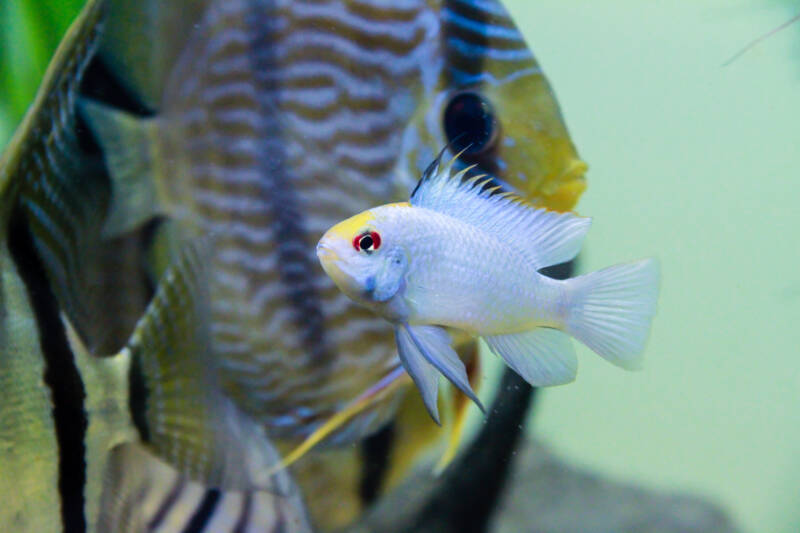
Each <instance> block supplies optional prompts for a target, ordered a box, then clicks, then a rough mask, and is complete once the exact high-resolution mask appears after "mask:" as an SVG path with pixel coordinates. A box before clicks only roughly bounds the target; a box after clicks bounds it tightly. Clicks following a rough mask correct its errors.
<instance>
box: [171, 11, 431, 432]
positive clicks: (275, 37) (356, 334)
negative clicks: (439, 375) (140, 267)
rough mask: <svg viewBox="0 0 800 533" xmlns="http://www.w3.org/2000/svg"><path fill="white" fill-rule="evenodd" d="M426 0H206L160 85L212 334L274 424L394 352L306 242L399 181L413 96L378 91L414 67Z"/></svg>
mask: <svg viewBox="0 0 800 533" xmlns="http://www.w3.org/2000/svg"><path fill="white" fill-rule="evenodd" d="M423 7H424V6H422V5H421V4H419V3H417V2H398V3H395V4H393V6H392V8H391V9H389V10H386V11H384V10H382V9H379V8H377V7H376V6H374V5H373V4H370V3H367V2H288V1H283V2H250V1H243V0H237V1H228V2H215V3H214V4H213V5H212V6H211V7H210V9H209V11H208V12H207V13H206V16H205V18H204V20H203V22H202V24H201V27H200V28H199V29H198V31H197V33H196V36H197V38H198V41H194V42H195V43H197V42H199V43H202V48H199V47H198V46H190V47H189V48H187V54H186V56H184V58H183V59H182V62H181V64H180V65H179V68H178V69H177V71H176V73H175V77H174V78H173V79H174V83H173V84H172V85H171V87H170V88H169V89H168V92H167V95H166V98H165V101H164V104H163V110H162V116H161V118H160V119H159V120H160V121H161V123H162V124H163V128H162V134H163V136H164V138H165V142H166V143H167V144H168V145H169V146H176V148H177V149H176V150H174V151H173V150H170V151H172V152H174V153H178V154H183V156H184V157H185V159H183V160H182V162H181V163H179V164H178V168H179V169H180V171H181V172H182V173H183V176H182V179H178V178H177V177H171V179H170V180H169V181H168V183H169V184H170V187H171V188H172V193H173V202H174V203H175V204H178V205H180V206H181V209H185V208H186V206H187V205H189V206H190V210H191V211H192V213H191V215H192V217H191V219H192V220H193V221H197V222H198V223H199V226H200V228H201V229H202V231H204V232H208V231H210V232H214V233H215V235H216V236H217V245H216V250H215V257H214V265H215V268H216V275H215V283H216V284H215V287H214V291H215V292H214V294H213V304H214V319H215V320H214V330H213V331H214V334H215V342H216V344H215V346H217V347H218V349H219V353H220V356H221V359H222V364H223V367H224V369H225V373H226V377H227V380H228V383H229V390H230V391H231V393H232V394H233V395H234V396H235V397H236V399H237V400H238V402H239V403H240V405H244V406H245V407H246V409H247V410H248V411H249V412H250V413H251V414H255V415H257V416H258V417H259V418H261V419H263V420H265V421H266V422H267V424H268V426H270V431H271V433H272V434H278V435H285V436H294V435H301V434H304V433H307V432H309V431H310V430H311V429H313V424H314V423H315V421H318V420H321V419H323V418H326V417H328V416H330V415H331V414H332V413H333V412H335V411H336V410H338V409H339V408H340V407H341V405H342V404H343V403H344V402H347V401H349V399H351V398H353V397H355V396H356V395H357V394H359V393H360V392H361V391H363V390H364V389H365V388H366V387H367V386H368V385H369V384H371V383H373V382H375V381H377V380H378V379H380V377H381V376H382V375H384V374H385V373H386V371H387V370H388V369H389V368H391V366H392V364H393V358H394V349H393V347H392V345H391V343H390V342H387V339H389V340H390V336H389V333H390V332H389V331H388V330H386V328H385V326H384V325H383V324H381V323H380V321H377V320H375V319H374V318H373V317H371V316H369V315H368V313H366V312H364V311H362V310H359V309H357V308H355V307H353V306H352V305H351V304H349V303H348V302H347V301H346V299H344V298H342V295H341V294H339V292H338V291H337V290H336V289H335V287H334V286H333V285H332V284H331V283H329V282H328V280H327V279H325V278H324V277H323V276H321V275H320V274H321V272H320V271H319V266H318V264H317V262H316V258H315V257H314V255H313V243H314V240H315V239H316V238H317V237H318V235H320V234H321V233H322V231H323V230H324V229H325V227H326V226H327V225H328V224H329V223H330V221H331V220H334V219H336V217H340V216H342V215H344V214H346V213H349V212H352V211H353V210H354V209H358V208H359V206H362V205H366V204H368V203H369V202H370V201H373V200H375V199H377V198H386V197H387V196H391V195H392V194H393V181H392V176H391V173H392V170H393V168H394V166H395V164H396V161H397V150H398V143H399V135H400V133H401V131H402V128H403V127H404V124H405V122H406V121H407V118H408V117H407V114H408V113H409V112H410V111H412V109H411V108H410V107H408V106H406V107H407V109H403V108H402V106H400V107H398V105H397V102H396V101H395V100H396V99H395V98H387V95H390V94H398V88H401V87H402V86H403V85H408V86H413V85H414V83H415V80H417V79H418V78H419V76H420V72H419V68H420V63H421V62H420V59H419V56H418V55H417V54H418V53H420V50H422V48H423V47H424V46H426V45H430V44H431V40H430V28H431V25H432V24H433V23H435V18H433V13H432V12H431V11H430V10H428V9H423ZM198 50H201V53H198ZM411 98H412V95H410V94H409V95H408V96H407V97H406V99H407V100H408V101H409V102H410V101H411ZM176 126H177V127H176ZM173 143H174V144H173ZM312 154H313V156H311V155H312ZM344 184H346V185H344ZM186 193H188V194H186ZM173 212H176V213H180V210H179V209H175V210H173ZM345 354H346V355H345ZM362 422H367V423H368V422H371V421H370V420H368V419H365V420H363V421H362Z"/></svg>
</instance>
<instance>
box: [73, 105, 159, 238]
mask: <svg viewBox="0 0 800 533" xmlns="http://www.w3.org/2000/svg"><path fill="white" fill-rule="evenodd" d="M79 108H80V110H81V112H82V113H83V116H84V118H85V119H86V121H87V123H88V124H89V127H90V128H91V129H92V131H93V132H94V134H95V136H96V138H97V140H98V142H99V143H100V146H101V147H102V148H103V155H104V157H105V161H106V165H107V167H108V173H109V175H110V176H111V184H112V185H111V207H110V209H109V213H108V217H107V218H106V221H105V225H104V227H103V236H104V237H108V238H110V237H116V236H118V235H121V234H124V233H128V232H130V231H132V230H134V229H136V228H137V227H139V226H141V225H142V224H144V223H145V222H147V221H148V220H150V219H152V218H155V217H157V216H159V215H165V214H167V212H168V207H167V205H166V202H165V199H164V198H161V197H160V195H159V192H158V191H159V186H158V182H157V180H158V179H161V177H160V176H158V175H157V172H156V170H155V169H156V165H157V157H158V154H157V153H156V151H157V144H156V143H157V134H158V132H157V127H158V125H157V122H156V119H153V118H142V117H137V116H135V115H131V114H128V113H126V112H124V111H120V110H117V109H114V108H111V107H108V106H106V105H104V104H100V103H98V102H94V101H92V100H88V99H82V100H80V102H79Z"/></svg>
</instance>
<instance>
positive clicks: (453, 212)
mask: <svg viewBox="0 0 800 533" xmlns="http://www.w3.org/2000/svg"><path fill="white" fill-rule="evenodd" d="M443 153H444V152H442V153H440V154H439V156H438V157H437V158H436V160H434V162H433V163H431V165H430V166H429V167H428V168H427V170H425V172H424V173H423V175H422V178H421V179H420V181H419V183H418V184H417V187H416V188H415V189H414V192H413V193H412V195H411V199H410V200H409V202H410V203H411V205H413V206H416V207H423V208H426V209H431V210H434V211H438V212H440V213H444V214H446V215H449V216H452V217H454V218H457V219H459V220H461V221H463V222H466V223H468V224H471V225H474V226H476V227H478V228H480V229H482V230H483V231H486V232H487V233H490V234H492V235H493V236H495V237H496V238H498V239H501V240H503V241H506V242H508V243H509V244H513V246H514V248H515V249H521V251H522V252H523V253H524V254H525V255H526V257H527V259H528V260H529V261H530V262H531V263H532V264H533V266H534V267H535V268H536V269H537V270H538V269H541V268H544V267H548V266H551V265H557V264H560V263H565V262H567V261H569V260H571V259H573V258H574V257H575V256H576V255H578V252H579V251H580V248H581V245H582V244H583V238H584V237H585V236H586V232H587V231H589V226H590V225H591V219H590V218H588V217H581V216H577V215H575V214H572V213H558V212H556V211H550V210H547V209H544V208H539V207H535V206H533V205H531V204H530V203H528V202H527V201H526V200H524V199H523V198H521V197H519V196H517V195H516V194H514V193H512V192H508V191H502V190H501V189H498V188H492V187H488V185H489V182H490V179H489V178H484V177H472V178H466V173H467V171H468V170H469V169H468V168H467V169H464V170H460V171H458V172H455V173H454V172H453V170H454V169H453V166H454V164H455V160H456V158H453V159H452V160H450V162H449V163H446V164H442V163H441V157H442V155H443Z"/></svg>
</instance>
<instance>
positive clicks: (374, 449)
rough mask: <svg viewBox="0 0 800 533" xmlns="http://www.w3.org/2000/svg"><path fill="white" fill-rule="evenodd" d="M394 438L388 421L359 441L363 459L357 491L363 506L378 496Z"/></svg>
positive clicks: (392, 425)
mask: <svg viewBox="0 0 800 533" xmlns="http://www.w3.org/2000/svg"><path fill="white" fill-rule="evenodd" d="M394 439H395V431H394V423H393V422H390V423H389V424H387V425H386V426H384V427H383V428H381V429H380V430H378V431H377V432H376V433H374V434H372V435H370V436H369V437H367V438H366V439H364V440H363V441H362V442H361V456H362V458H363V461H362V463H361V464H362V470H361V481H360V484H359V490H358V492H359V496H360V497H361V502H362V503H363V504H364V507H367V506H369V505H370V504H372V503H374V502H375V500H377V499H378V496H380V491H381V488H382V486H383V482H384V481H385V479H386V474H387V472H388V470H389V459H390V458H391V453H392V447H393V445H394Z"/></svg>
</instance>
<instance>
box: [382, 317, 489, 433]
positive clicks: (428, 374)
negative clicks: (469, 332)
mask: <svg viewBox="0 0 800 533" xmlns="http://www.w3.org/2000/svg"><path fill="white" fill-rule="evenodd" d="M395 336H396V338H397V351H398V355H399V356H400V361H401V362H402V363H403V366H404V367H405V369H406V371H407V372H408V373H409V375H410V376H411V379H413V380H414V383H416V384H417V388H419V390H420V393H421V394H422V400H423V401H424V403H425V407H426V408H427V409H428V412H429V413H430V414H431V417H432V418H433V419H434V420H435V421H436V423H437V424H440V421H439V410H438V407H437V403H436V400H437V396H438V389H439V385H438V382H439V373H441V374H442V375H443V376H444V377H446V378H447V379H448V380H449V381H450V382H451V383H452V384H453V385H455V386H456V387H457V388H458V389H459V390H460V391H461V392H463V393H464V394H466V395H467V397H468V398H469V399H470V400H472V401H473V402H475V404H476V405H477V406H478V407H479V408H480V409H481V411H483V410H484V409H483V404H481V401H480V400H479V399H478V397H477V396H476V395H475V392H474V391H473V390H472V386H471V385H470V383H469V378H468V377H467V371H466V368H465V367H464V363H463V362H461V359H460V358H459V357H458V354H457V353H456V351H455V350H454V349H453V347H452V346H450V336H449V335H448V334H447V332H446V331H445V330H444V329H442V328H440V327H437V326H409V325H408V324H400V325H399V326H398V327H397V328H395ZM437 371H438V372H437Z"/></svg>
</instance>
